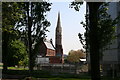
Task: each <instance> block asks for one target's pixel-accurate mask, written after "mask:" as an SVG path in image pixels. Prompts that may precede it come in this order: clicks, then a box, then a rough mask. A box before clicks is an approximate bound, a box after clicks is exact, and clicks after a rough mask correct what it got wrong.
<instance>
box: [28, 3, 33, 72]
mask: <svg viewBox="0 0 120 80" xmlns="http://www.w3.org/2000/svg"><path fill="white" fill-rule="evenodd" d="M29 5H30V3H29V2H28V3H27V15H28V47H29V71H30V72H31V71H32V70H33V62H32V61H33V59H32V57H33V56H32V41H31V27H32V21H31V17H30V15H29V14H30V13H31V12H29V11H30V9H29V8H30V7H29Z"/></svg>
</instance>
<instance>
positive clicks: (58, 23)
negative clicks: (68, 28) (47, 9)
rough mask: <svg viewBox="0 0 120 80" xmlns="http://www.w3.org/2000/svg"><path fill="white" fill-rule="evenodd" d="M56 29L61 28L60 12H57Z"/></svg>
mask: <svg viewBox="0 0 120 80" xmlns="http://www.w3.org/2000/svg"><path fill="white" fill-rule="evenodd" d="M57 27H61V22H60V12H58V21H57Z"/></svg>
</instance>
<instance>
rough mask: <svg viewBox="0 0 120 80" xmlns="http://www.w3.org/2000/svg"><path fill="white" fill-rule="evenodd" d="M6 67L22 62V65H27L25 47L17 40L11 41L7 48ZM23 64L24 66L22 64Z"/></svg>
mask: <svg viewBox="0 0 120 80" xmlns="http://www.w3.org/2000/svg"><path fill="white" fill-rule="evenodd" d="M8 48H9V49H8V59H7V60H8V61H7V62H8V65H9V66H15V65H19V63H20V62H21V61H23V63H22V65H27V64H26V62H27V61H28V58H27V52H26V47H25V45H24V44H23V43H22V42H21V41H19V40H14V41H13V40H12V41H11V42H10V43H9V46H8ZM24 63H25V64H24Z"/></svg>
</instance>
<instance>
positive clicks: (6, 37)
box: [2, 31, 9, 70]
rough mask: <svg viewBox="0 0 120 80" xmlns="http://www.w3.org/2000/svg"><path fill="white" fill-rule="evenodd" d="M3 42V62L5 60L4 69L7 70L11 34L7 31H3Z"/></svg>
mask: <svg viewBox="0 0 120 80" xmlns="http://www.w3.org/2000/svg"><path fill="white" fill-rule="evenodd" d="M2 38H3V44H2V50H3V51H2V62H3V70H7V54H8V40H9V35H8V33H7V31H4V32H3V36H2Z"/></svg>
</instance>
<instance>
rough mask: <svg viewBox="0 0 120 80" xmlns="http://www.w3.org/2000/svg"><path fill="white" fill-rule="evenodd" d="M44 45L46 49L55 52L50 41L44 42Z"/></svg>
mask: <svg viewBox="0 0 120 80" xmlns="http://www.w3.org/2000/svg"><path fill="white" fill-rule="evenodd" d="M44 43H45V45H46V47H47V48H48V49H52V50H55V48H54V46H53V45H52V43H51V42H50V40H45V41H44Z"/></svg>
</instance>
